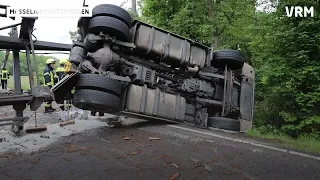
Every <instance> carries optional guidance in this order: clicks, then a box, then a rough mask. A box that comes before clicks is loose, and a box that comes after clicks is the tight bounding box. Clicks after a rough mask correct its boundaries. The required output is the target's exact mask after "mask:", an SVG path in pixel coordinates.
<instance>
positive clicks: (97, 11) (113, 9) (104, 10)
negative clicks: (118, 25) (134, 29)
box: [92, 4, 132, 27]
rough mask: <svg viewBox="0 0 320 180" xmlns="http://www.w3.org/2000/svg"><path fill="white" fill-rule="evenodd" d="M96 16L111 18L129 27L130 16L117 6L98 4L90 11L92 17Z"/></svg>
mask: <svg viewBox="0 0 320 180" xmlns="http://www.w3.org/2000/svg"><path fill="white" fill-rule="evenodd" d="M96 16H111V17H114V18H117V19H119V20H121V21H122V22H124V23H126V24H127V26H128V27H131V22H132V17H131V16H130V14H129V13H128V12H127V11H126V10H124V9H122V8H121V7H119V6H115V5H112V4H100V5H97V6H95V7H94V8H93V9H92V17H96Z"/></svg>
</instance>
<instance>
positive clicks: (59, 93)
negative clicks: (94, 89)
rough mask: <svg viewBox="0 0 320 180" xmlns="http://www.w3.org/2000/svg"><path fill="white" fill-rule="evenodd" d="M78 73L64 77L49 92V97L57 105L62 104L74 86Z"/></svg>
mask: <svg viewBox="0 0 320 180" xmlns="http://www.w3.org/2000/svg"><path fill="white" fill-rule="evenodd" d="M79 74H80V73H78V72H77V73H73V74H71V75H70V76H66V77H64V78H63V79H62V80H61V81H59V82H58V83H57V84H56V85H55V86H53V87H52V88H51V90H50V94H51V97H52V99H53V100H54V101H56V102H57V103H62V102H63V101H64V100H65V99H66V96H67V95H69V94H70V93H71V91H72V89H73V87H74V86H75V85H76V83H77V81H78V78H79Z"/></svg>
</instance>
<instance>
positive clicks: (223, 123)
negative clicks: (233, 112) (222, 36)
mask: <svg viewBox="0 0 320 180" xmlns="http://www.w3.org/2000/svg"><path fill="white" fill-rule="evenodd" d="M208 126H209V127H213V128H219V129H224V130H229V131H240V121H238V120H234V119H229V118H223V117H209V118H208Z"/></svg>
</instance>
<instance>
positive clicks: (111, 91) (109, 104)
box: [51, 4, 254, 131]
mask: <svg viewBox="0 0 320 180" xmlns="http://www.w3.org/2000/svg"><path fill="white" fill-rule="evenodd" d="M92 12H93V17H92V18H81V19H80V20H79V22H78V32H79V40H78V41H77V42H74V44H73V48H72V49H71V52H70V58H69V61H70V63H71V64H72V65H71V67H69V68H68V69H69V71H68V72H69V74H70V76H67V77H66V78H64V79H63V80H62V81H61V82H59V83H58V84H57V85H55V86H54V87H53V88H52V89H51V91H52V94H53V97H54V99H55V100H56V101H57V102H61V101H63V100H65V99H72V103H73V105H74V106H76V107H78V108H80V109H84V110H90V111H93V112H105V113H111V114H116V115H117V114H125V115H127V116H129V115H131V116H140V117H144V118H151V119H160V120H166V121H174V122H180V123H185V124H188V125H193V126H198V127H201V128H207V127H213V128H221V129H226V130H232V131H247V130H248V129H250V128H251V127H252V117H253V102H254V101H253V98H254V96H253V94H254V71H253V68H252V67H251V66H250V65H248V64H246V63H244V58H243V56H242V54H241V53H240V52H238V51H235V50H219V51H214V50H213V49H211V48H209V47H206V46H204V45H202V44H199V43H197V42H195V41H193V40H190V39H187V38H184V37H181V36H179V35H176V34H174V33H171V32H168V31H165V30H163V29H160V28H157V27H154V26H152V25H150V24H146V23H144V22H141V21H138V20H135V21H132V18H131V16H130V15H129V14H128V13H127V12H126V11H125V10H123V9H121V8H120V7H117V6H114V5H109V4H102V5H98V6H96V7H95V8H94V9H93V11H92ZM72 69H74V70H72ZM72 89H74V90H75V91H74V93H71V90H72Z"/></svg>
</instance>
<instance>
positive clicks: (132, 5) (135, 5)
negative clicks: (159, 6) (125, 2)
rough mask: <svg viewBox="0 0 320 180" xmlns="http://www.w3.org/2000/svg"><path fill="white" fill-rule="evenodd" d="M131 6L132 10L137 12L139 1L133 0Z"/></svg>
mask: <svg viewBox="0 0 320 180" xmlns="http://www.w3.org/2000/svg"><path fill="white" fill-rule="evenodd" d="M131 8H132V11H133V12H135V13H137V1H136V0H131Z"/></svg>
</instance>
